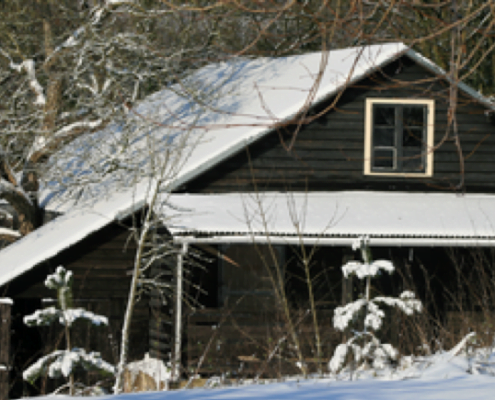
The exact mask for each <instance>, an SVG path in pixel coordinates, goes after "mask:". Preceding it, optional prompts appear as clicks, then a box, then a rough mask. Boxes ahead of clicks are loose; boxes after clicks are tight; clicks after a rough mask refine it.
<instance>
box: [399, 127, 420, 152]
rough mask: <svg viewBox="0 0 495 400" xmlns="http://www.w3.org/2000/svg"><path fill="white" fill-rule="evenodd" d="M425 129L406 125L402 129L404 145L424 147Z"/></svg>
mask: <svg viewBox="0 0 495 400" xmlns="http://www.w3.org/2000/svg"><path fill="white" fill-rule="evenodd" d="M423 143H424V141H423V129H422V128H414V127H409V126H404V130H403V131H402V145H403V146H404V147H418V148H419V149H421V148H422V147H423Z"/></svg>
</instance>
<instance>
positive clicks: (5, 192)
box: [0, 178, 33, 205]
mask: <svg viewBox="0 0 495 400" xmlns="http://www.w3.org/2000/svg"><path fill="white" fill-rule="evenodd" d="M7 197H17V198H19V197H20V198H22V199H23V201H24V202H25V203H27V204H29V205H33V203H32V201H31V199H30V198H29V196H28V195H27V194H26V192H25V191H24V190H23V189H22V188H21V187H19V186H15V185H14V184H13V183H12V182H9V181H7V180H6V179H3V178H0V198H7Z"/></svg>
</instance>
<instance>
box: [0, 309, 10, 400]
mask: <svg viewBox="0 0 495 400" xmlns="http://www.w3.org/2000/svg"><path fill="white" fill-rule="evenodd" d="M11 308H12V306H11V304H10V303H9V302H8V301H0V400H7V399H8V398H9V383H10V382H9V381H10V380H9V375H10V372H9V371H10V323H11Z"/></svg>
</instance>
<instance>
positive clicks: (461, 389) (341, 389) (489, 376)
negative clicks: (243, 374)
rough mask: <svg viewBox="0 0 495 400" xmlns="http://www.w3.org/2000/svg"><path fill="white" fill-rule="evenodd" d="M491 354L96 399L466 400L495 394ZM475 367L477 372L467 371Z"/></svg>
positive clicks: (439, 357) (447, 356)
mask: <svg viewBox="0 0 495 400" xmlns="http://www.w3.org/2000/svg"><path fill="white" fill-rule="evenodd" d="M493 358H494V356H493V354H492V357H490V358H487V359H486V362H483V363H474V362H473V361H472V360H471V361H470V360H469V359H468V358H467V357H466V356H464V355H463V356H456V357H452V353H450V352H447V353H443V354H441V355H435V356H434V357H432V358H430V359H428V360H426V362H425V363H422V364H421V363H417V364H415V365H414V366H413V367H410V368H407V369H404V370H403V371H401V372H399V373H395V374H389V375H386V374H385V375H384V376H382V377H381V378H372V377H361V379H359V380H357V381H349V380H336V379H335V378H324V379H309V380H301V381H297V380H291V381H287V382H283V383H271V384H258V385H244V386H235V387H224V388H214V389H187V390H176V391H168V392H147V393H139V394H137V393H136V394H122V395H118V396H103V397H92V399H102V400H103V399H105V400H118V399H119V400H120V399H122V400H162V399H163V400H213V399H219V400H236V399H245V400H251V399H261V400H275V399H277V400H278V399H290V400H303V399H304V400H323V399H324V400H388V399H390V400H429V399H436V400H443V399H445V400H447V399H448V400H457V399H459V400H461V399H462V400H466V399H483V400H492V399H494V398H495V376H494V375H493V373H494V372H495V368H494V366H493ZM467 370H471V371H472V372H473V373H467V372H466V371H467ZM37 399H38V400H42V399H46V400H54V399H57V400H68V399H70V397H66V396H57V397H53V396H49V397H38V398H37Z"/></svg>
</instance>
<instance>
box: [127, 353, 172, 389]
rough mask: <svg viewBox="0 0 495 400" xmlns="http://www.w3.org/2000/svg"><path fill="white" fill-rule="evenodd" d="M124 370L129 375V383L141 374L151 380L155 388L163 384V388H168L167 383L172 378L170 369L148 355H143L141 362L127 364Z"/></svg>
mask: <svg viewBox="0 0 495 400" xmlns="http://www.w3.org/2000/svg"><path fill="white" fill-rule="evenodd" d="M126 370H127V371H129V372H130V373H131V382H132V381H134V379H135V377H136V376H137V375H138V374H139V373H140V372H142V373H144V374H146V375H148V376H150V377H151V378H153V380H154V381H155V384H156V387H157V388H159V387H160V384H161V383H165V385H164V387H168V381H169V380H170V378H171V377H172V373H171V369H170V368H167V366H166V365H165V363H164V362H163V361H162V360H158V359H156V358H152V357H150V356H149V354H148V353H146V354H145V356H144V359H143V360H139V361H134V362H131V363H129V364H127V366H126Z"/></svg>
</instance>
